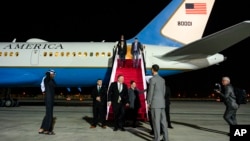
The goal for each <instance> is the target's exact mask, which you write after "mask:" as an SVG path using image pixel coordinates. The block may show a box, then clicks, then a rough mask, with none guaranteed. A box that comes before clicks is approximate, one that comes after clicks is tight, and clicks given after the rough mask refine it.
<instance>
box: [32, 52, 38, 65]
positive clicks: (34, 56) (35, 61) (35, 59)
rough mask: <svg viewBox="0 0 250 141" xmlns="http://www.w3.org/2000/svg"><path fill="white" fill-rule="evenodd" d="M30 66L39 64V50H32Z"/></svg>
mask: <svg viewBox="0 0 250 141" xmlns="http://www.w3.org/2000/svg"><path fill="white" fill-rule="evenodd" d="M30 64H31V65H38V64H39V50H32V52H31V57H30Z"/></svg>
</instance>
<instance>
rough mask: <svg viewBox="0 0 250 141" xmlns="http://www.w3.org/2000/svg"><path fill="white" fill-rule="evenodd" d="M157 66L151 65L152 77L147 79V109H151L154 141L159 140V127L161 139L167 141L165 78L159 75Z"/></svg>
mask: <svg viewBox="0 0 250 141" xmlns="http://www.w3.org/2000/svg"><path fill="white" fill-rule="evenodd" d="M159 68H160V67H159V66H158V65H157V64H154V65H153V66H152V74H153V77H152V78H151V79H150V80H149V90H148V91H149V92H148V96H147V103H148V110H150V111H151V116H152V123H153V129H154V141H160V135H161V129H162V134H163V140H164V141H168V130H167V120H166V112H165V107H166V102H165V101H166V100H165V95H166V85H165V80H164V79H163V78H162V77H161V76H159V74H158V70H159Z"/></svg>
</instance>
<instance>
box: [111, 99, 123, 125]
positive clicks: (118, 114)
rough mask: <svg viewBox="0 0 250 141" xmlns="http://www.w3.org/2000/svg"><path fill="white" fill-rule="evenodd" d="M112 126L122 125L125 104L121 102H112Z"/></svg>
mask: <svg viewBox="0 0 250 141" xmlns="http://www.w3.org/2000/svg"><path fill="white" fill-rule="evenodd" d="M112 108H113V110H114V122H115V123H114V127H115V128H123V127H124V122H125V119H124V116H125V106H124V105H123V104H121V103H120V104H114V105H113V107H112Z"/></svg>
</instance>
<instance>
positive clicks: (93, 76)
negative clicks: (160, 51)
mask: <svg viewBox="0 0 250 141" xmlns="http://www.w3.org/2000/svg"><path fill="white" fill-rule="evenodd" d="M49 69H53V70H55V71H56V76H55V81H56V83H57V86H58V87H88V86H94V85H95V84H96V81H97V79H102V80H104V81H103V82H104V84H106V85H108V83H109V80H110V75H111V68H0V77H1V79H0V87H40V84H41V80H42V78H43V76H44V75H45V73H46V72H47V71H48V70H49ZM181 72H182V71H180V70H160V71H159V75H161V76H168V75H173V74H178V73H181ZM146 75H151V70H150V69H148V70H146Z"/></svg>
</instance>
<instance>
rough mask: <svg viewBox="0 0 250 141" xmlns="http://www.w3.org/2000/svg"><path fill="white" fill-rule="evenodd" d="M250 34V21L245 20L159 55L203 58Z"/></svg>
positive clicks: (175, 57)
mask: <svg viewBox="0 0 250 141" xmlns="http://www.w3.org/2000/svg"><path fill="white" fill-rule="evenodd" d="M249 36H250V21H244V22H241V23H238V24H236V25H233V26H231V27H228V28H226V29H224V30H221V31H218V32H216V33H213V34H210V35H208V36H206V37H203V38H202V39H199V40H197V41H194V42H192V43H190V44H187V45H185V46H183V47H180V48H178V49H175V50H173V51H171V52H169V53H166V54H164V55H163V56H158V57H159V58H162V59H163V58H164V59H167V60H183V59H195V58H203V57H207V56H209V55H213V54H216V53H219V52H221V51H223V50H225V49H226V48H228V47H230V46H232V45H234V44H236V43H237V42H240V41H242V40H244V39H246V38H248V37H249Z"/></svg>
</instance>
